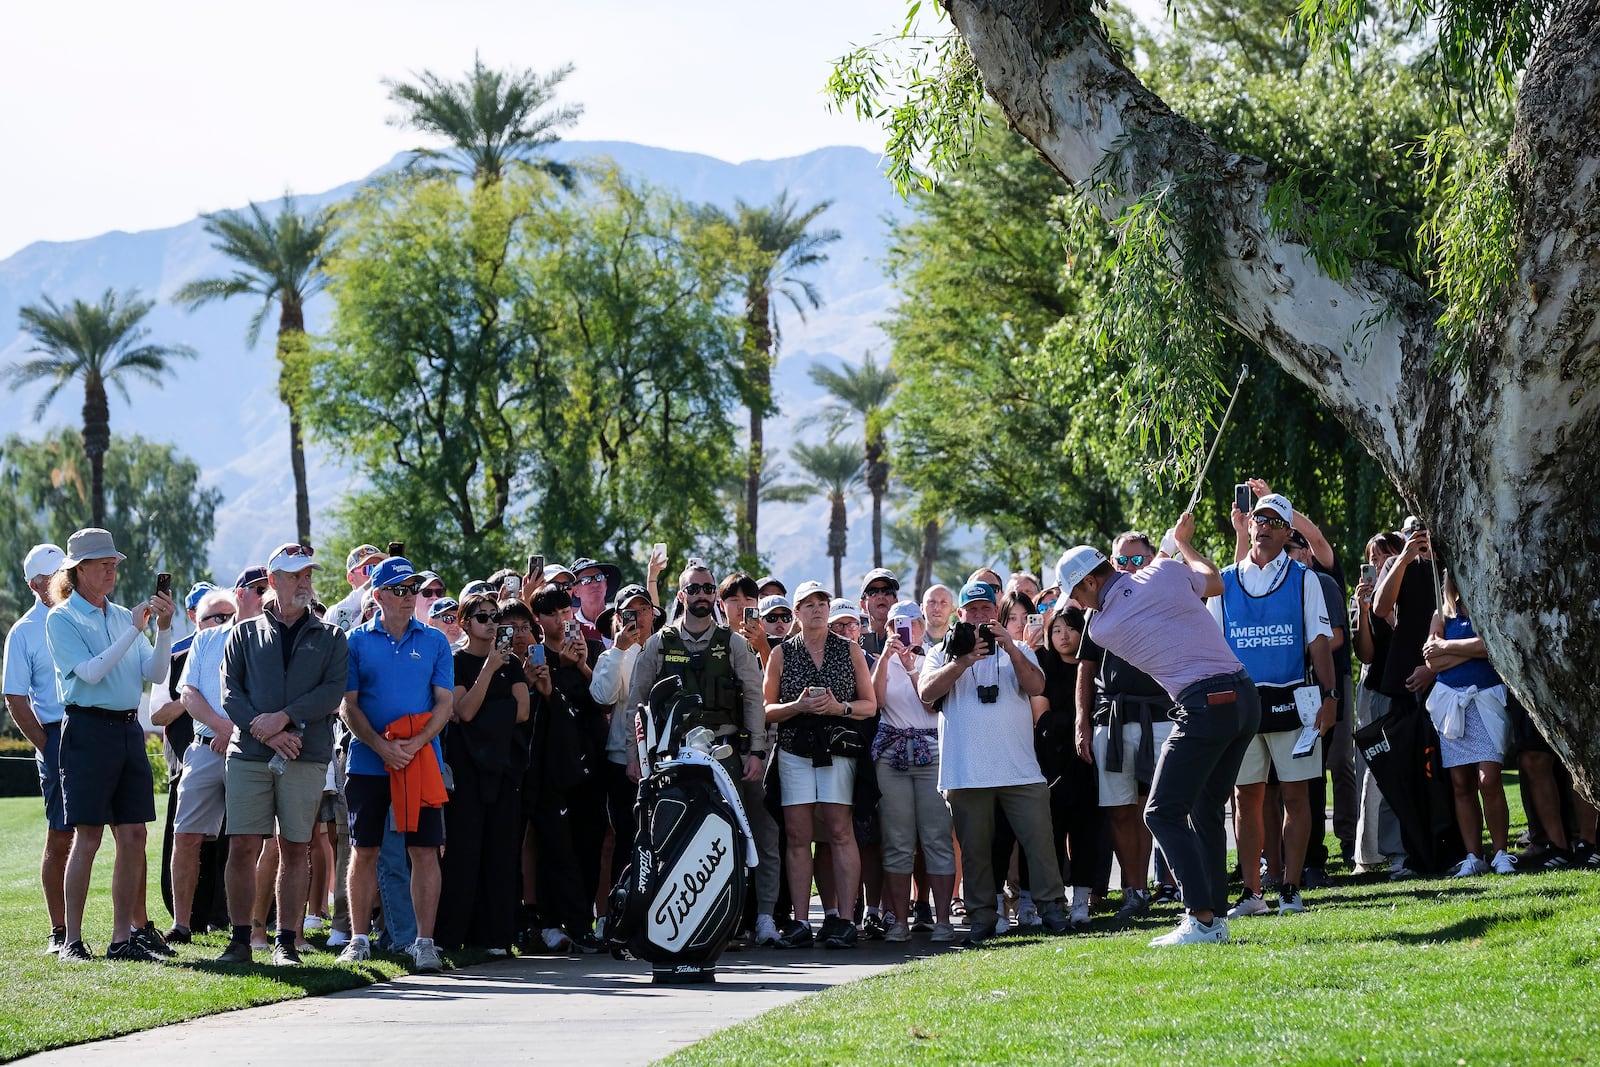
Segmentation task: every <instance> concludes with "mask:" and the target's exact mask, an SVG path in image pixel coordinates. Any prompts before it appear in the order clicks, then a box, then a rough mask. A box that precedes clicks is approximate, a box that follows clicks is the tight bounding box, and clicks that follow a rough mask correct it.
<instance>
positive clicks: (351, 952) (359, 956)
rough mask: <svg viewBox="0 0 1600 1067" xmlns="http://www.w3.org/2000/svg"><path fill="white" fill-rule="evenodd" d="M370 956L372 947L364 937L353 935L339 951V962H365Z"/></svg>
mask: <svg viewBox="0 0 1600 1067" xmlns="http://www.w3.org/2000/svg"><path fill="white" fill-rule="evenodd" d="M371 958H372V949H371V947H370V946H369V945H368V944H367V939H366V938H364V937H353V938H351V939H350V943H349V944H348V945H346V946H345V947H344V951H343V952H341V953H339V962H340V963H365V962H366V961H367V960H370V959H371Z"/></svg>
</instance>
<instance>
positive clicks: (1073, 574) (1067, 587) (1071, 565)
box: [1056, 545, 1106, 596]
mask: <svg viewBox="0 0 1600 1067" xmlns="http://www.w3.org/2000/svg"><path fill="white" fill-rule="evenodd" d="M1105 561H1106V558H1105V556H1103V555H1101V554H1100V550H1099V549H1098V548H1095V547H1094V546H1093V545H1079V546H1078V547H1077V548H1069V549H1067V550H1066V551H1065V552H1063V553H1061V558H1060V559H1059V560H1057V561H1056V584H1057V585H1059V586H1060V587H1061V592H1062V594H1063V595H1064V596H1071V595H1072V591H1073V590H1074V589H1076V588H1077V587H1078V583H1079V582H1081V581H1083V580H1084V578H1086V577H1087V576H1088V575H1089V573H1090V572H1091V571H1093V570H1094V569H1095V568H1096V567H1098V566H1100V564H1102V563H1104V562H1105Z"/></svg>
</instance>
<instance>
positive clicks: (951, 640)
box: [944, 622, 978, 663]
mask: <svg viewBox="0 0 1600 1067" xmlns="http://www.w3.org/2000/svg"><path fill="white" fill-rule="evenodd" d="M977 647H978V628H977V627H976V626H974V625H972V623H970V622H953V623H951V624H950V632H949V633H947V634H945V635H944V658H945V662H947V663H948V662H949V661H950V660H953V659H957V658H959V657H961V656H965V655H966V654H967V653H968V652H971V651H972V650H973V649H975V648H977Z"/></svg>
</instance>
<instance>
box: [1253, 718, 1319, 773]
mask: <svg viewBox="0 0 1600 1067" xmlns="http://www.w3.org/2000/svg"><path fill="white" fill-rule="evenodd" d="M1299 736H1300V731H1299V730H1275V731H1273V732H1272V733H1270V734H1256V736H1255V737H1254V738H1253V739H1251V741H1250V747H1249V748H1248V749H1246V750H1245V753H1244V762H1243V763H1241V764H1239V777H1238V778H1236V779H1234V781H1235V783H1236V784H1238V785H1257V784H1259V783H1261V782H1265V781H1266V780H1267V768H1268V767H1272V768H1274V769H1276V770H1277V772H1278V781H1280V782H1309V781H1311V780H1312V779H1313V778H1320V777H1322V738H1320V737H1319V738H1317V743H1316V744H1314V745H1312V746H1311V751H1310V752H1309V753H1308V754H1306V755H1304V756H1300V757H1298V758H1296V757H1295V756H1294V755H1293V752H1294V743H1295V740H1296V739H1297V738H1299Z"/></svg>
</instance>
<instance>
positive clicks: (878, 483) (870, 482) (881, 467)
mask: <svg viewBox="0 0 1600 1067" xmlns="http://www.w3.org/2000/svg"><path fill="white" fill-rule="evenodd" d="M866 460H867V463H866V468H867V489H868V490H869V491H870V492H871V493H872V565H873V566H874V567H881V566H883V494H884V493H885V492H886V491H887V490H888V488H889V465H888V464H887V463H885V462H884V461H883V438H882V436H879V435H874V434H872V433H871V432H870V431H869V432H868V435H867V447H866Z"/></svg>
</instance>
